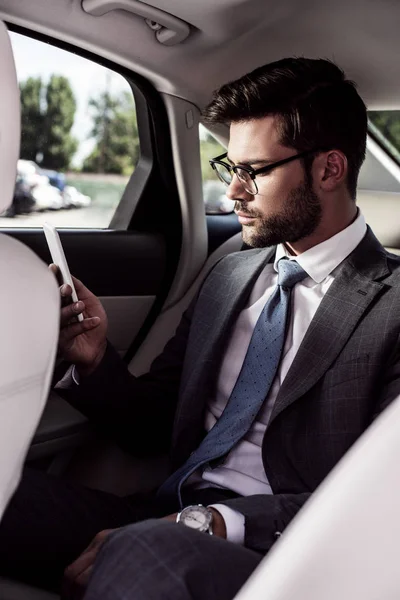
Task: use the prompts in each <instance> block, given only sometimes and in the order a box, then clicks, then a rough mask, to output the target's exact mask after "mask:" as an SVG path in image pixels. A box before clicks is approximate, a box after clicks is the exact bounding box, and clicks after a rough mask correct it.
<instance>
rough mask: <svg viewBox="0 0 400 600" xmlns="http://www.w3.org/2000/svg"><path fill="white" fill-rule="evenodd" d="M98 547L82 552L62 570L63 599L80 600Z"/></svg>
mask: <svg viewBox="0 0 400 600" xmlns="http://www.w3.org/2000/svg"><path fill="white" fill-rule="evenodd" d="M98 550H99V548H93V549H92V550H89V551H87V552H84V553H83V554H81V556H79V558H77V559H76V561H75V562H73V563H72V564H71V565H69V567H67V568H66V570H65V572H64V581H63V590H62V598H63V600H80V599H81V598H83V595H84V593H85V591H86V587H87V584H88V581H89V577H90V574H91V571H92V569H93V564H94V561H95V560H96V556H97V553H98Z"/></svg>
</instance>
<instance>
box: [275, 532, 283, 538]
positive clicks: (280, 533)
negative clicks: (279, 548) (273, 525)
mask: <svg viewBox="0 0 400 600" xmlns="http://www.w3.org/2000/svg"><path fill="white" fill-rule="evenodd" d="M281 535H282V531H275V533H274V538H275V539H276V540H279V538H280V537H281Z"/></svg>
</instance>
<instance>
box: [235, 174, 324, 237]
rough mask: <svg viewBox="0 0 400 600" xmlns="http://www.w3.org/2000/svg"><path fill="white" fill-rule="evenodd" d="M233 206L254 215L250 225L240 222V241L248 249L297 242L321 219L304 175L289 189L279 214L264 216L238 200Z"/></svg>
mask: <svg viewBox="0 0 400 600" xmlns="http://www.w3.org/2000/svg"><path fill="white" fill-rule="evenodd" d="M235 209H236V210H238V211H240V210H241V211H243V212H245V213H246V215H248V216H249V217H256V218H257V221H256V222H255V224H254V225H244V226H243V230H242V237H243V241H244V243H245V244H247V245H248V246H251V247H252V248H266V247H268V246H276V245H277V244H283V243H285V242H288V243H294V242H298V241H299V240H301V239H304V238H305V237H307V236H309V235H311V234H312V233H313V232H314V231H315V229H316V228H317V227H318V225H319V224H320V222H321V219H322V208H321V203H320V201H319V198H318V196H317V194H316V193H315V192H314V190H313V189H312V186H311V183H310V181H308V178H307V179H306V181H305V182H304V183H303V184H301V185H300V186H299V187H297V188H296V189H294V190H292V191H291V192H290V194H289V195H288V198H287V200H286V203H285V206H284V208H283V209H282V211H281V212H280V213H279V214H275V215H270V216H268V217H265V216H264V215H263V214H262V213H259V212H256V211H251V209H248V206H247V205H246V204H245V203H242V202H236V205H235Z"/></svg>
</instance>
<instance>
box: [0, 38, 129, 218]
mask: <svg viewBox="0 0 400 600" xmlns="http://www.w3.org/2000/svg"><path fill="white" fill-rule="evenodd" d="M10 37H11V42H12V46H13V51H14V56H15V63H16V69H17V76H18V81H19V86H20V96H21V124H22V131H21V150H20V160H19V161H18V168H17V178H16V186H15V193H14V200H13V204H12V206H11V207H10V208H9V209H8V210H7V211H6V213H3V214H2V215H1V216H0V227H39V226H41V225H42V224H43V222H44V221H49V222H50V223H52V224H53V225H55V226H57V227H84V228H106V227H108V226H109V224H110V222H111V219H112V217H113V215H114V213H115V211H116V208H117V206H118V204H119V202H120V200H121V197H122V195H123V192H124V190H125V187H126V184H127V182H128V180H129V178H130V176H131V175H132V173H133V172H134V169H135V166H136V165H137V163H138V160H139V155H140V147H139V135H138V128H137V121H136V109H135V100H134V96H133V92H132V88H131V86H130V85H129V83H128V82H127V81H126V79H125V78H124V77H122V76H121V75H120V74H119V73H115V72H113V71H111V70H110V69H107V68H105V67H103V66H101V65H99V64H97V63H95V62H93V61H91V60H88V59H86V58H83V57H81V56H78V55H77V54H75V53H72V52H68V51H66V50H62V49H60V48H57V47H55V46H52V45H50V44H48V43H43V42H40V41H38V40H35V39H31V38H29V37H27V36H24V35H21V34H17V33H13V32H12V33H11V34H10Z"/></svg>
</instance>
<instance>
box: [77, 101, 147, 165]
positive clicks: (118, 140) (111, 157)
mask: <svg viewBox="0 0 400 600" xmlns="http://www.w3.org/2000/svg"><path fill="white" fill-rule="evenodd" d="M89 107H90V108H91V110H92V114H93V129H92V131H91V137H93V138H94V139H95V141H96V146H95V148H94V150H93V151H92V152H91V154H90V155H89V156H88V157H87V158H86V160H85V161H84V163H83V167H82V170H83V171H89V172H95V173H118V174H124V175H130V174H131V173H132V171H133V169H134V166H135V165H136V163H137V161H138V157H139V135H138V128H137V122H136V110H135V104H134V101H133V97H132V94H130V93H129V92H123V93H122V94H121V95H120V96H119V97H113V96H111V95H110V94H109V92H108V91H105V92H103V93H102V94H101V95H100V96H99V97H98V98H91V99H90V101H89Z"/></svg>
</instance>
